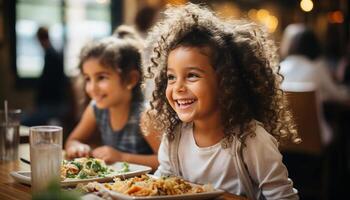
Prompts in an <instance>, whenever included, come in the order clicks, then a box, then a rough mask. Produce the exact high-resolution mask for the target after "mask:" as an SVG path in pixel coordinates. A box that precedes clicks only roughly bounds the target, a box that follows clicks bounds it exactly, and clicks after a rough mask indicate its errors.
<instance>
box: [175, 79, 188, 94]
mask: <svg viewBox="0 0 350 200" xmlns="http://www.w3.org/2000/svg"><path fill="white" fill-rule="evenodd" d="M174 89H175V91H176V92H184V91H186V85H185V83H184V81H183V80H181V79H178V80H177V81H176V83H175V87H174Z"/></svg>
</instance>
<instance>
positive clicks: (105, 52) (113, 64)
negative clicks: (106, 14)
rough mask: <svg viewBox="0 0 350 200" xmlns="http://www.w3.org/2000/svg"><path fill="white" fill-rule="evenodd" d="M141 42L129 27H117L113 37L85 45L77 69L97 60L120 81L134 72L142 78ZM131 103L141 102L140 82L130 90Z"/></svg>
mask: <svg viewBox="0 0 350 200" xmlns="http://www.w3.org/2000/svg"><path fill="white" fill-rule="evenodd" d="M142 48H143V42H142V40H141V37H140V36H139V35H138V34H137V33H136V31H135V30H134V29H133V28H131V27H129V26H125V25H122V26H119V27H118V28H117V29H116V30H115V31H114V33H113V36H110V37H107V38H103V39H101V40H97V41H92V42H90V43H88V44H86V45H85V46H84V47H83V49H82V50H81V52H80V62H79V68H80V70H82V66H83V64H84V63H85V62H86V61H87V60H88V59H91V58H96V59H98V60H99V62H100V63H101V65H102V66H104V67H109V68H112V69H114V70H116V71H117V72H119V73H120V77H121V79H122V81H125V80H127V79H128V78H129V73H130V72H131V71H132V70H136V71H138V72H139V73H140V76H142V69H141V51H142ZM132 94H133V95H132V101H133V102H140V101H142V100H143V95H142V91H141V81H139V82H138V83H137V84H136V86H135V87H134V88H133V90H132Z"/></svg>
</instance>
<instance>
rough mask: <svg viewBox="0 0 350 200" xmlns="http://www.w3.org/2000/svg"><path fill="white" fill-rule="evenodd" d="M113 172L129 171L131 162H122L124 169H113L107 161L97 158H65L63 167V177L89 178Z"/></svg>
mask: <svg viewBox="0 0 350 200" xmlns="http://www.w3.org/2000/svg"><path fill="white" fill-rule="evenodd" d="M113 172H116V173H123V172H129V164H128V163H126V162H124V163H122V169H121V170H119V171H115V170H113V169H112V168H111V167H109V166H107V165H106V163H105V162H104V161H103V160H101V159H97V158H76V159H74V160H69V161H68V160H64V161H63V163H62V167H61V179H62V180H64V179H66V178H76V179H87V178H96V177H105V176H106V175H109V174H111V173H113Z"/></svg>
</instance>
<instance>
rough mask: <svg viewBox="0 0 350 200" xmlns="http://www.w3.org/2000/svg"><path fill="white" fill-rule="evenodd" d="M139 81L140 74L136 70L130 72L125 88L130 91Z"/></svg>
mask: <svg viewBox="0 0 350 200" xmlns="http://www.w3.org/2000/svg"><path fill="white" fill-rule="evenodd" d="M139 81H140V73H139V72H138V71H136V70H132V71H130V73H129V77H128V80H127V83H126V88H127V89H128V90H132V89H133V88H134V87H135V86H136V85H137V83H138V82H139Z"/></svg>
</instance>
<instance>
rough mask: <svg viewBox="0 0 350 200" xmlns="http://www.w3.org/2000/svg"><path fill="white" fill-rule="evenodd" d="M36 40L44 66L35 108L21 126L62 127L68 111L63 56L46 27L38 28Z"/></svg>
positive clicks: (37, 89) (66, 80)
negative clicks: (42, 55) (41, 50)
mask: <svg viewBox="0 0 350 200" xmlns="http://www.w3.org/2000/svg"><path fill="white" fill-rule="evenodd" d="M36 36H37V39H38V41H39V43H40V45H41V47H42V48H43V50H44V53H45V57H44V66H43V71H42V74H41V76H40V78H39V80H38V83H37V87H36V97H35V107H34V110H33V111H32V112H30V113H26V114H25V115H24V117H23V120H22V124H23V125H26V126H36V125H44V124H55V125H62V123H63V118H64V117H65V114H66V112H67V110H68V106H67V100H66V99H67V96H68V95H66V94H67V92H68V91H67V89H68V88H69V87H68V85H69V84H68V83H69V82H68V78H67V77H66V76H65V74H64V68H63V54H62V53H60V52H58V51H57V50H55V49H54V48H53V46H52V44H51V42H50V37H49V32H48V29H47V28H46V27H39V29H38V31H37V34H36Z"/></svg>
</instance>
